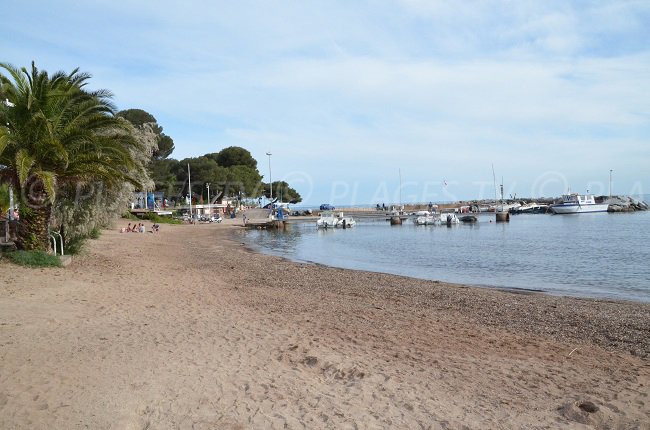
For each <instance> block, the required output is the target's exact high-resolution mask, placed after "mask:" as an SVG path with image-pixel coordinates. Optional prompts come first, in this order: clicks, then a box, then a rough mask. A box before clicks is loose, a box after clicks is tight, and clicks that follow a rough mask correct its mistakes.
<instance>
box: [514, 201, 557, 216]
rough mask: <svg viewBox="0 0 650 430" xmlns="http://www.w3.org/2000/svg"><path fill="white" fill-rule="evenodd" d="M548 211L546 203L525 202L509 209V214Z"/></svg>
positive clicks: (542, 212) (543, 212)
mask: <svg viewBox="0 0 650 430" xmlns="http://www.w3.org/2000/svg"><path fill="white" fill-rule="evenodd" d="M547 211H548V205H542V204H539V203H535V202H532V203H527V204H525V205H522V206H520V207H519V208H517V209H510V213H511V214H545V213H546V212H547Z"/></svg>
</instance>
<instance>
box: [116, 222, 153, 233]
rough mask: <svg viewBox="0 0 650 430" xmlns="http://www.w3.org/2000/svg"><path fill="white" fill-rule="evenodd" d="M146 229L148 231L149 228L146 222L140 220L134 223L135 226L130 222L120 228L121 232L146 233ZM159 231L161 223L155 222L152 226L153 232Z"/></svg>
mask: <svg viewBox="0 0 650 430" xmlns="http://www.w3.org/2000/svg"><path fill="white" fill-rule="evenodd" d="M145 231H147V229H146V228H145V226H144V224H143V223H141V222H139V223H138V224H133V226H131V223H129V225H128V226H126V227H125V228H124V227H123V228H122V229H120V233H144V232H145ZM159 231H160V224H154V225H152V226H151V232H152V233H158V232H159Z"/></svg>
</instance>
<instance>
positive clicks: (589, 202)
mask: <svg viewBox="0 0 650 430" xmlns="http://www.w3.org/2000/svg"><path fill="white" fill-rule="evenodd" d="M608 207H609V205H608V204H607V203H596V199H595V198H594V196H593V194H585V195H582V194H578V193H571V194H564V195H563V196H562V202H561V203H557V204H554V205H551V206H550V210H551V212H553V213H554V214H581V213H591V212H607V208H608Z"/></svg>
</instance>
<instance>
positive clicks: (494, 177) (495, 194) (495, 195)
mask: <svg viewBox="0 0 650 430" xmlns="http://www.w3.org/2000/svg"><path fill="white" fill-rule="evenodd" d="M492 180H493V181H494V204H495V205H496V204H497V177H496V175H495V174H494V163H492Z"/></svg>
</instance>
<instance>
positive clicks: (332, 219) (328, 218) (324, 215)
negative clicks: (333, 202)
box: [316, 211, 357, 228]
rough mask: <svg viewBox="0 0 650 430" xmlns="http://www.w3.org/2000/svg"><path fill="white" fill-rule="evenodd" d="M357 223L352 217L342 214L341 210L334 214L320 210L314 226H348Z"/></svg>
mask: <svg viewBox="0 0 650 430" xmlns="http://www.w3.org/2000/svg"><path fill="white" fill-rule="evenodd" d="M355 225H357V222H356V221H355V220H354V218H352V217H349V216H345V215H343V212H339V213H338V214H334V212H330V211H326V212H321V213H320V217H319V218H318V220H316V227H318V228H333V227H336V228H350V227H354V226H355Z"/></svg>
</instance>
